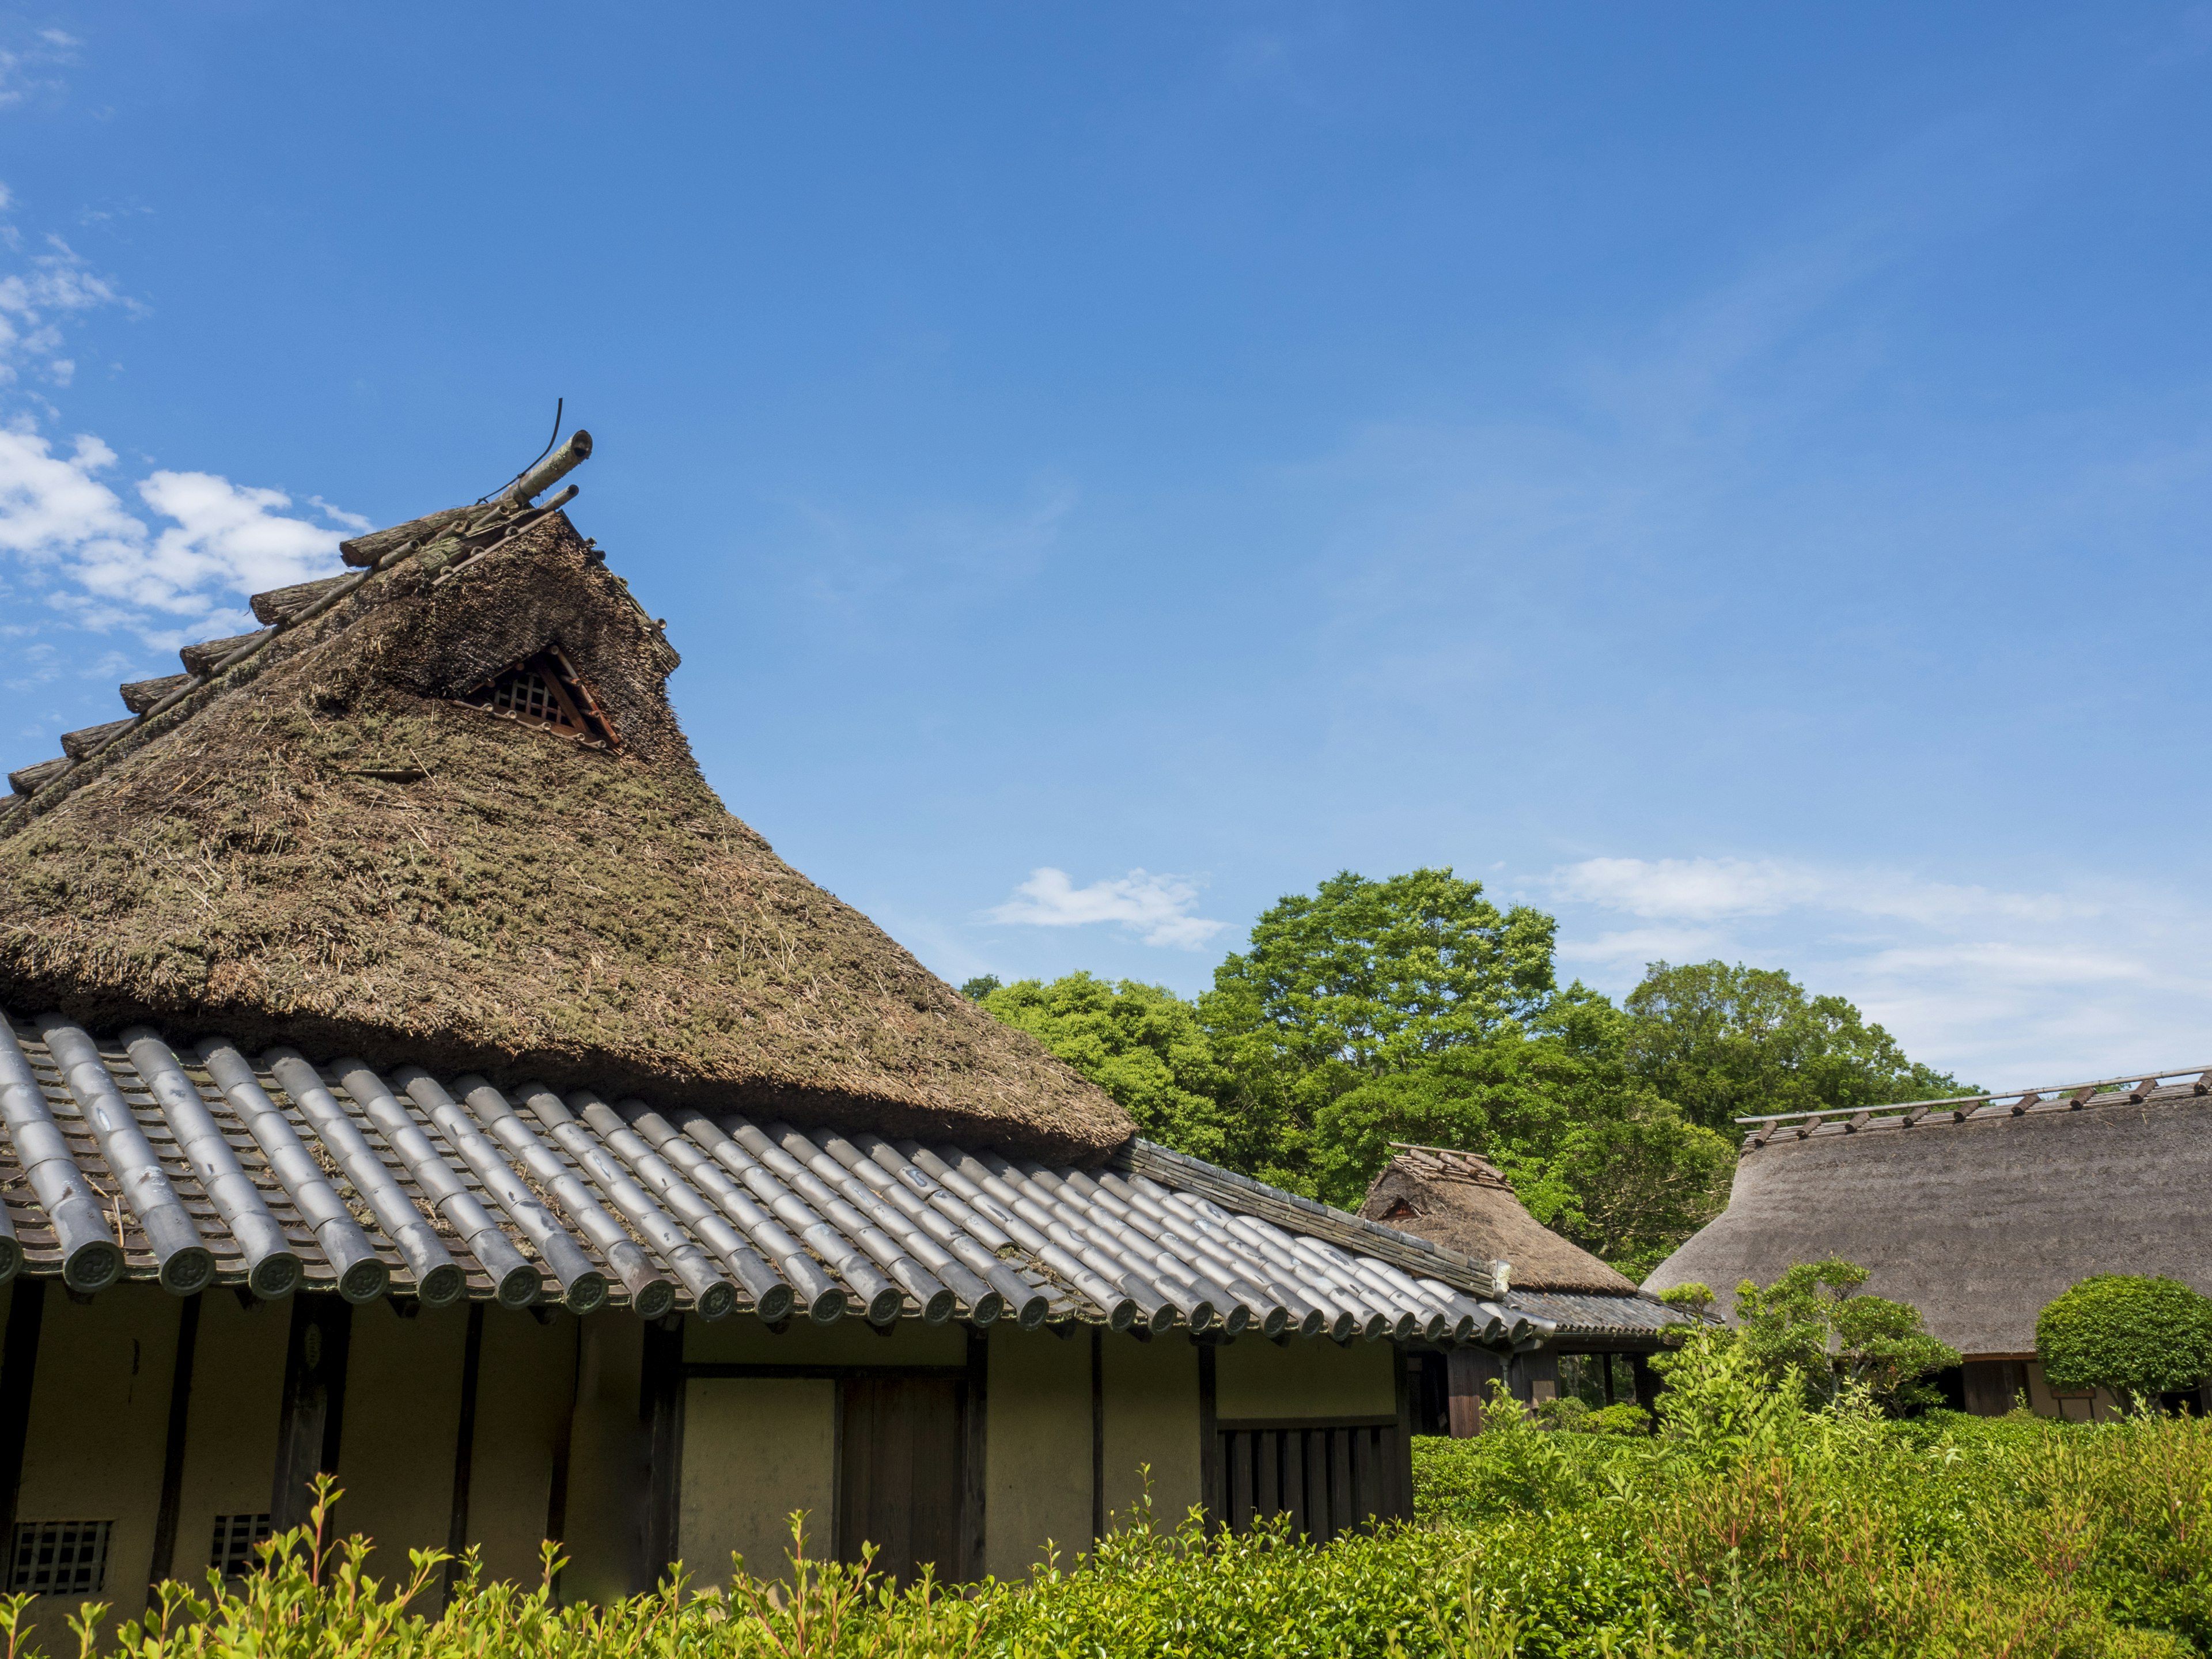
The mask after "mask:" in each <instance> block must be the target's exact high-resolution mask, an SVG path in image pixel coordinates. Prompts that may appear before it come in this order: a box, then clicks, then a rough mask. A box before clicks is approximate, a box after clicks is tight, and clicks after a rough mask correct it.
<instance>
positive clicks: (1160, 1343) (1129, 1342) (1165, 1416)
mask: <svg viewBox="0 0 2212 1659" xmlns="http://www.w3.org/2000/svg"><path fill="white" fill-rule="evenodd" d="M1104 1358H1105V1383H1106V1389H1105V1394H1106V1508H1107V1511H1108V1514H1107V1521H1106V1524H1107V1525H1108V1527H1109V1528H1113V1527H1118V1526H1121V1525H1123V1524H1126V1522H1127V1519H1128V1516H1129V1515H1130V1513H1131V1512H1132V1511H1133V1510H1134V1509H1135V1508H1136V1505H1137V1501H1138V1499H1139V1497H1140V1496H1141V1495H1142V1494H1143V1492H1144V1490H1145V1477H1144V1475H1143V1474H1141V1473H1140V1472H1139V1466H1144V1467H1147V1468H1150V1470H1151V1474H1152V1515H1153V1518H1154V1520H1155V1521H1156V1522H1158V1523H1159V1524H1161V1525H1163V1526H1165V1527H1170V1528H1172V1527H1174V1526H1176V1524H1178V1523H1179V1522H1181V1521H1182V1518H1183V1516H1184V1514H1185V1512H1186V1511H1188V1510H1189V1509H1190V1508H1191V1507H1192V1506H1193V1505H1194V1504H1196V1503H1198V1501H1199V1498H1200V1484H1199V1443H1198V1350H1197V1349H1196V1348H1195V1347H1194V1346H1191V1343H1190V1340H1189V1339H1188V1338H1187V1337H1184V1336H1182V1335H1179V1334H1178V1335H1171V1336H1166V1337H1161V1338H1157V1339H1155V1340H1152V1341H1151V1342H1139V1341H1138V1340H1136V1339H1135V1338H1133V1337H1130V1336H1126V1335H1125V1336H1109V1337H1108V1338H1107V1339H1106V1346H1105V1354H1104Z"/></svg>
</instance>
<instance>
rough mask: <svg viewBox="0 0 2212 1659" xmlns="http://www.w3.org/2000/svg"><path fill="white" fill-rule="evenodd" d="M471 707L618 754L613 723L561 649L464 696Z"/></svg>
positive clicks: (529, 660)
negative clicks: (539, 727)
mask: <svg viewBox="0 0 2212 1659" xmlns="http://www.w3.org/2000/svg"><path fill="white" fill-rule="evenodd" d="M461 701H462V702H465V703H467V704H468V705H469V706H470V707H471V708H481V709H483V710H484V711H485V712H486V713H488V714H497V715H499V716H501V718H502V719H505V720H520V721H522V722H523V723H524V724H525V725H528V726H544V728H545V729H546V730H548V731H550V732H559V733H560V734H561V735H562V737H565V738H575V739H576V741H577V742H579V743H581V744H589V745H590V746H591V747H592V748H594V749H607V750H619V749H620V748H621V747H622V739H621V738H620V737H618V736H617V735H616V732H615V727H614V722H613V721H612V720H609V719H608V718H607V714H606V711H605V709H603V708H600V707H599V699H598V698H597V697H595V696H592V688H591V686H590V685H589V684H586V682H585V679H584V677H583V676H582V675H580V674H579V673H578V672H577V671H576V670H575V668H574V665H572V664H571V663H570V662H569V660H568V657H567V656H566V655H565V654H564V653H562V649H561V647H559V646H557V645H549V646H547V647H545V649H544V650H543V651H540V652H538V653H536V654H534V655H532V656H528V657H525V658H524V659H522V660H521V661H520V662H518V663H514V664H512V665H509V666H508V667H506V668H504V669H501V671H499V672H498V673H496V674H495V675H493V676H492V677H491V678H489V679H488V680H486V681H485V682H484V683H483V684H482V685H479V686H477V687H476V688H475V689H474V690H470V691H465V692H464V693H462V694H461Z"/></svg>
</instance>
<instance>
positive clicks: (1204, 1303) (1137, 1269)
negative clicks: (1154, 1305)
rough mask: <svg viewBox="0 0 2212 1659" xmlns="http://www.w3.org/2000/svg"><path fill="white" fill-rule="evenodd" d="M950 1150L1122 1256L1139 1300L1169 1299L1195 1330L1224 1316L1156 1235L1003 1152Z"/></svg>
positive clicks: (1124, 1279)
mask: <svg viewBox="0 0 2212 1659" xmlns="http://www.w3.org/2000/svg"><path fill="white" fill-rule="evenodd" d="M947 1153H951V1154H952V1157H953V1158H957V1159H958V1160H960V1167H961V1168H962V1170H963V1171H964V1172H967V1173H969V1174H971V1175H972V1174H974V1173H975V1171H976V1170H983V1171H985V1172H987V1174H988V1175H989V1176H990V1177H991V1179H992V1180H994V1181H995V1182H998V1183H999V1186H1000V1188H1003V1189H1005V1190H1007V1191H1011V1192H1013V1193H1015V1194H1018V1195H1019V1196H1021V1197H1022V1198H1024V1199H1025V1200H1027V1201H1029V1202H1030V1203H1032V1204H1036V1205H1038V1206H1041V1207H1042V1208H1043V1209H1044V1210H1045V1211H1046V1212H1047V1213H1048V1214H1050V1215H1052V1216H1053V1217H1054V1219H1055V1220H1056V1222H1057V1223H1058V1224H1059V1225H1063V1226H1065V1227H1066V1228H1068V1229H1070V1230H1071V1231H1072V1232H1073V1234H1074V1235H1075V1236H1076V1237H1079V1238H1082V1239H1084V1240H1086V1241H1087V1242H1088V1243H1090V1244H1091V1245H1092V1246H1093V1247H1094V1248H1095V1249H1098V1250H1100V1251H1102V1252H1103V1253H1105V1254H1106V1255H1109V1256H1110V1257H1112V1258H1114V1259H1115V1260H1116V1261H1119V1263H1120V1264H1121V1269H1122V1272H1121V1285H1122V1286H1123V1288H1124V1289H1126V1290H1127V1291H1129V1292H1130V1294H1132V1295H1133V1296H1135V1297H1137V1298H1138V1299H1139V1301H1153V1302H1161V1303H1164V1304H1167V1306H1168V1307H1170V1308H1171V1309H1172V1310H1174V1311H1175V1312H1176V1314H1179V1315H1181V1316H1182V1320H1183V1322H1184V1323H1186V1324H1187V1325H1188V1326H1189V1327H1190V1328H1191V1330H1192V1332H1193V1333H1194V1334H1197V1333H1200V1332H1204V1331H1206V1330H1209V1329H1211V1328H1212V1326H1213V1324H1214V1322H1216V1321H1217V1320H1218V1319H1221V1318H1222V1317H1223V1316H1222V1314H1221V1311H1220V1310H1219V1308H1218V1306H1217V1305H1216V1304H1215V1302H1214V1299H1213V1297H1212V1294H1211V1293H1210V1292H1209V1291H1207V1290H1206V1287H1205V1286H1204V1285H1200V1284H1199V1283H1198V1282H1197V1281H1196V1280H1195V1279H1193V1278H1192V1276H1191V1275H1190V1274H1188V1273H1185V1272H1184V1271H1183V1270H1182V1267H1181V1265H1180V1264H1179V1263H1177V1262H1176V1261H1175V1260H1174V1259H1173V1258H1172V1257H1171V1256H1169V1255H1166V1254H1165V1253H1164V1252H1163V1251H1160V1250H1158V1249H1154V1248H1152V1241H1151V1240H1149V1239H1146V1238H1143V1237H1141V1236H1140V1235H1137V1234H1134V1233H1132V1232H1131V1231H1129V1230H1128V1229H1127V1228H1126V1227H1123V1226H1122V1225H1121V1224H1120V1223H1119V1222H1118V1221H1115V1219H1114V1218H1110V1217H1107V1216H1102V1215H1099V1214H1098V1213H1097V1212H1095V1211H1093V1210H1091V1209H1090V1208H1089V1207H1087V1206H1083V1205H1079V1204H1071V1203H1069V1202H1068V1201H1067V1200H1066V1198H1065V1197H1063V1196H1062V1195H1061V1194H1059V1193H1056V1192H1052V1191H1049V1190H1048V1189H1047V1188H1045V1187H1044V1186H1043V1185H1042V1184H1041V1183H1040V1182H1035V1181H1032V1180H1031V1179H1030V1177H1029V1176H1027V1175H1025V1174H1024V1172H1023V1171H1022V1170H1018V1169H1017V1168H1015V1167H1014V1166H1013V1165H1012V1164H1009V1163H1007V1162H1006V1160H1005V1159H1004V1158H998V1157H995V1156H994V1155H991V1154H987V1153H977V1152H962V1151H960V1150H959V1149H957V1148H956V1147H950V1146H944V1147H939V1149H938V1156H939V1158H945V1155H946V1154H947ZM947 1161H948V1162H950V1161H951V1160H949V1159H948V1160H947ZM1224 1299H1227V1298H1224ZM1152 1325H1153V1328H1154V1329H1155V1330H1159V1329H1161V1328H1164V1327H1163V1325H1162V1322H1161V1321H1160V1319H1159V1316H1158V1314H1157V1313H1155V1315H1154V1316H1153V1320H1152ZM1242 1328H1243V1322H1241V1321H1240V1322H1239V1324H1238V1329H1239V1330H1241V1329H1242ZM1232 1334H1233V1333H1232Z"/></svg>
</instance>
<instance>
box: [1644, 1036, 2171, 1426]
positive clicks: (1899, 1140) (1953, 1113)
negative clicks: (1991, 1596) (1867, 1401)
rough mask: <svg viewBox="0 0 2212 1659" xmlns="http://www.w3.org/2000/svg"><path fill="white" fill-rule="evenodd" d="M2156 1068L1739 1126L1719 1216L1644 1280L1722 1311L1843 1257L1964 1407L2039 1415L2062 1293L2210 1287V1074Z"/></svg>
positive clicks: (2046, 1397)
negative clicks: (1959, 1392)
mask: <svg viewBox="0 0 2212 1659" xmlns="http://www.w3.org/2000/svg"><path fill="white" fill-rule="evenodd" d="M2173 1075H2174V1074H2172V1073H2157V1074H2152V1075H2148V1076H2146V1075H2142V1074H2140V1073H2138V1074H2136V1075H2133V1076H2130V1077H2127V1078H2121V1079H2098V1080H2095V1081H2093V1082H2089V1083H2085V1084H2065V1085H2058V1086H2057V1087H2049V1086H2046V1087H2044V1088H2040V1089H2029V1090H2015V1091H2007V1092H2006V1093H2002V1094H1999V1095H1995V1096H1991V1095H1978V1096H1972V1097H1961V1098H1960V1099H1957V1100H1954V1101H1941V1102H1932V1103H1917V1104H1912V1105H1908V1106H1899V1107H1886V1108H1878V1109H1875V1110H1872V1111H1855V1110H1839V1111H1833V1112H1826V1113H1815V1114H1812V1115H1802V1116H1801V1115H1790V1116H1765V1117H1756V1118H1747V1119H1745V1120H1743V1121H1745V1122H1746V1123H1747V1125H1748V1126H1749V1127H1750V1133H1748V1134H1747V1136H1746V1139H1745V1141H1744V1146H1743V1153H1742V1159H1741V1163H1739V1164H1738V1165H1737V1167H1736V1175H1735V1189H1734V1191H1733V1193H1732V1194H1730V1197H1729V1206H1728V1208H1727V1209H1726V1210H1725V1211H1724V1212H1723V1213H1722V1214H1721V1215H1720V1216H1718V1217H1717V1218H1715V1219H1714V1220H1713V1221H1712V1222H1711V1223H1710V1224H1709V1225H1707V1226H1706V1227H1705V1229H1704V1230H1703V1231H1700V1232H1699V1233H1698V1234H1697V1236H1696V1237H1693V1238H1692V1239H1691V1240H1690V1241H1689V1242H1688V1243H1686V1244H1684V1245H1683V1246H1682V1248H1681V1249H1679V1250H1677V1251H1675V1252H1674V1255H1671V1256H1669V1257H1668V1259H1667V1260H1666V1261H1664V1262H1662V1264H1661V1265H1660V1266H1659V1267H1658V1268H1657V1270H1656V1271H1655V1272H1654V1273H1652V1274H1651V1276H1650V1279H1647V1280H1646V1281H1645V1288H1646V1289H1648V1290H1654V1291H1656V1290H1663V1289H1665V1288H1667V1287H1668V1286H1670V1285H1680V1284H1684V1283H1686V1282H1689V1281H1692V1280H1694V1281H1697V1282H1699V1283H1703V1284H1705V1285H1711V1287H1712V1288H1713V1290H1714V1291H1717V1293H1718V1295H1719V1297H1720V1300H1721V1303H1722V1305H1723V1311H1725V1310H1727V1306H1728V1304H1729V1303H1730V1301H1731V1300H1732V1292H1733V1291H1734V1290H1735V1286H1736V1285H1738V1284H1740V1283H1741V1282H1742V1281H1743V1280H1745V1279H1753V1280H1755V1281H1756V1282H1758V1283H1759V1284H1761V1285H1765V1284H1770V1283H1771V1282H1772V1281H1773V1280H1774V1279H1777V1278H1778V1277H1779V1276H1780V1275H1781V1274H1782V1273H1784V1272H1786V1271H1787V1270H1788V1269H1789V1268H1790V1267H1791V1266H1793V1265H1794V1264H1796V1263H1797V1262H1801V1261H1820V1260H1823V1259H1826V1258H1827V1257H1831V1256H1842V1257H1844V1258H1845V1259H1847V1260H1849V1261H1856V1262H1857V1263H1858V1264H1860V1265H1861V1266H1862V1267H1868V1268H1870V1269H1871V1270H1872V1273H1873V1277H1872V1278H1871V1279H1869V1282H1868V1284H1867V1287H1866V1288H1867V1290H1868V1291H1869V1292H1871V1293H1873V1294H1875V1295H1880V1296H1886V1297H1895V1298H1897V1299H1899V1300H1901V1301H1905V1302H1910V1303H1911V1304H1913V1305H1914V1306H1916V1307H1917V1308H1918V1309H1919V1310H1920V1311H1921V1314H1922V1316H1923V1318H1924V1319H1925V1321H1926V1322H1927V1326H1928V1328H1929V1331H1930V1332H1932V1333H1933V1334H1935V1335H1936V1336H1937V1337H1939V1338H1941V1339H1942V1340H1943V1341H1945V1342H1948V1343H1949V1344H1950V1345H1951V1346H1954V1347H1955V1348H1957V1349H1959V1350H1960V1352H1962V1353H1963V1354H1965V1355H1966V1358H1967V1365H1966V1376H1965V1379H1964V1384H1963V1388H1964V1395H1965V1398H1966V1403H1968V1404H1969V1405H1970V1406H1972V1407H1975V1408H1976V1409H1990V1410H2000V1411H2001V1410H2003V1409H2005V1408H2006V1407H2008V1406H2009V1404H2010V1403H2011V1401H2012V1398H2013V1396H2014V1395H2015V1393H2016V1392H2018V1391H2020V1390H2021V1389H2027V1392H2028V1393H2029V1394H2030V1395H2031V1397H2032V1398H2033V1400H2034V1401H2036V1403H2038V1404H2039V1405H2042V1406H2045V1407H2047V1408H2050V1409H2054V1410H2055V1409H2057V1407H2056V1405H2055V1404H2053V1403H2052V1401H2051V1396H2050V1395H2049V1392H2048V1390H2047V1389H2044V1388H2043V1386H2042V1383H2041V1373H2040V1370H2039V1369H2038V1368H2036V1367H2035V1366H2034V1365H2033V1356H2034V1349H2035V1322H2036V1316H2038V1315H2039V1313H2040V1312H2041V1311H2042V1310H2043V1309H2044V1307H2045V1304H2048V1303H2049V1302H2050V1301H2051V1298H2052V1297H2056V1296H2057V1295H2058V1294H2059V1292H2061V1291H2064V1290H2065V1289H2067V1288H2068V1287H2069V1285H2075V1284H2076V1283H2078V1282H2079V1281H2080V1280H2081V1279H2086V1278H2087V1277H2088V1276H2089V1275H2091V1274H2092V1273H2164V1274H2166V1275H2169V1276H2171V1277H2172V1278H2175V1279H2180V1280H2182V1281H2183V1282H2185V1283H2186V1284H2189V1285H2194V1286H2195V1287H2196V1288H2197V1289H2198V1290H2200V1291H2206V1292H2208V1293H2212V1204H2208V1203H2207V1201H2206V1198H2205V1194H2206V1193H2207V1192H2212V1092H2209V1091H2212V1073H2203V1074H2200V1073H2199V1072H2198V1070H2197V1068H2195V1067H2191V1068H2190V1069H2189V1071H2188V1072H2187V1073H2185V1074H2183V1075H2180V1076H2179V1077H2178V1078H2177V1079H2176V1080H2175V1081H2172V1082H2162V1081H2161V1080H2160V1079H2161V1078H2164V1077H2167V1076H2173ZM2082 1409H2085V1410H2086V1409H2087V1407H2086V1405H2085V1406H2084V1407H2082Z"/></svg>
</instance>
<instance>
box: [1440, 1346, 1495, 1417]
mask: <svg viewBox="0 0 2212 1659" xmlns="http://www.w3.org/2000/svg"><path fill="white" fill-rule="evenodd" d="M1503 1374H1504V1371H1503V1367H1502V1366H1501V1364H1500V1363H1499V1361H1498V1356H1497V1355H1496V1354H1494V1353H1492V1352H1490V1351H1489V1350H1488V1349H1486V1348H1454V1349H1453V1350H1452V1351H1451V1352H1449V1353H1447V1354H1446V1355H1445V1356H1444V1412H1445V1414H1446V1416H1447V1418H1448V1419H1449V1422H1450V1425H1451V1434H1452V1438H1453V1439H1455V1440H1468V1439H1471V1438H1473V1437H1474V1436H1476V1435H1478V1434H1480V1433H1481V1432H1482V1406H1483V1401H1484V1399H1485V1397H1486V1395H1488V1393H1489V1389H1490V1383H1491V1382H1492V1379H1493V1378H1495V1377H1498V1376H1502V1375H1503Z"/></svg>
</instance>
